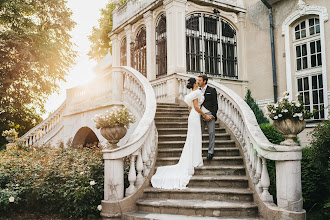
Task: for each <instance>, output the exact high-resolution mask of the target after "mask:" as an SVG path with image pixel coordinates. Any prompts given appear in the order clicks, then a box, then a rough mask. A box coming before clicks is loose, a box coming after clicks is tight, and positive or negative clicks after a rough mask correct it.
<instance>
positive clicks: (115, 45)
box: [110, 34, 120, 67]
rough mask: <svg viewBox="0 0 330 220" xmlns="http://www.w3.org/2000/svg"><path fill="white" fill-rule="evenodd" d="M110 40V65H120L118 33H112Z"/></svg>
mask: <svg viewBox="0 0 330 220" xmlns="http://www.w3.org/2000/svg"><path fill="white" fill-rule="evenodd" d="M110 40H111V42H112V66H113V67H114V66H120V42H119V39H118V34H114V35H112V36H111V38H110Z"/></svg>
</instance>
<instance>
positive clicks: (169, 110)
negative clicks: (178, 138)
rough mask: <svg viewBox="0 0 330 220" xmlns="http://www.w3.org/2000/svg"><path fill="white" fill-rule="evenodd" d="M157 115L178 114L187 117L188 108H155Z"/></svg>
mask: <svg viewBox="0 0 330 220" xmlns="http://www.w3.org/2000/svg"><path fill="white" fill-rule="evenodd" d="M157 113H172V116H175V115H176V114H178V113H180V114H186V115H189V110H188V108H181V107H175V108H157V109H156V114H157Z"/></svg>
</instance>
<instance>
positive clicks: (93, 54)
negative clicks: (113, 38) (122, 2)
mask: <svg viewBox="0 0 330 220" xmlns="http://www.w3.org/2000/svg"><path fill="white" fill-rule="evenodd" d="M114 9H115V4H114V3H113V1H110V2H109V3H108V4H107V6H106V7H105V8H103V9H101V18H100V19H99V26H98V27H93V31H92V34H91V35H90V36H88V39H89V41H90V42H91V43H92V45H91V49H90V51H89V52H88V56H89V57H90V58H91V59H94V60H96V61H100V60H101V59H102V58H103V57H104V56H105V55H106V54H107V53H108V51H109V50H110V51H111V45H110V38H109V37H108V34H109V33H110V31H111V30H112V12H113V10H114Z"/></svg>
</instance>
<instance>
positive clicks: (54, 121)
mask: <svg viewBox="0 0 330 220" xmlns="http://www.w3.org/2000/svg"><path fill="white" fill-rule="evenodd" d="M65 105H66V101H64V102H63V103H62V105H61V106H60V107H59V108H58V109H57V110H56V111H55V112H54V113H53V114H51V115H50V116H49V117H48V118H46V119H45V120H43V121H42V122H41V123H40V124H38V125H37V126H35V127H33V128H32V129H30V130H29V131H28V132H26V133H25V134H24V135H23V136H22V137H20V141H21V142H23V144H25V146H32V145H36V144H37V143H39V141H40V140H41V139H42V138H44V137H45V136H46V135H47V134H49V133H50V132H52V131H54V130H55V129H56V128H58V127H59V126H60V123H61V122H62V119H63V117H62V113H63V111H64V109H65Z"/></svg>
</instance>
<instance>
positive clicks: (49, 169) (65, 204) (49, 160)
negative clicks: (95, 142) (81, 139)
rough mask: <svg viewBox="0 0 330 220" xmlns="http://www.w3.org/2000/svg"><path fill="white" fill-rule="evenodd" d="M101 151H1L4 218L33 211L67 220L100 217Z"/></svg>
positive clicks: (0, 188)
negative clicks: (19, 212) (70, 219)
mask: <svg viewBox="0 0 330 220" xmlns="http://www.w3.org/2000/svg"><path fill="white" fill-rule="evenodd" d="M103 169H104V168H103V159H102V152H101V150H100V149H88V148H84V149H72V148H59V149H54V148H47V147H43V148H27V149H11V150H5V151H2V152H0V216H3V215H10V213H12V212H17V211H18V210H19V211H23V212H24V211H28V210H33V211H34V212H40V213H56V214H61V215H62V216H64V217H71V218H72V217H73V218H77V217H95V216H99V211H98V209H97V206H98V205H99V204H100V202H101V200H102V198H103Z"/></svg>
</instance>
